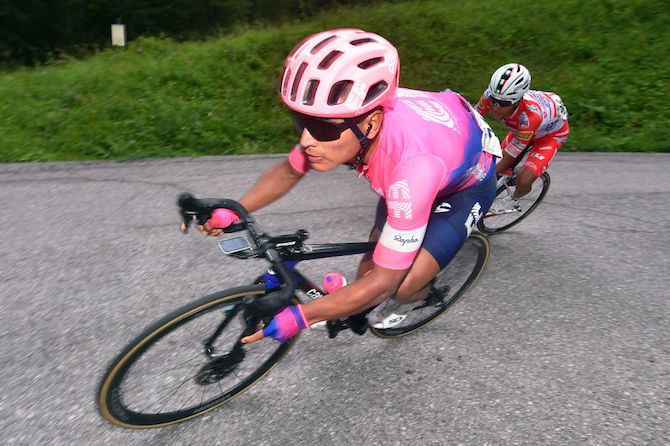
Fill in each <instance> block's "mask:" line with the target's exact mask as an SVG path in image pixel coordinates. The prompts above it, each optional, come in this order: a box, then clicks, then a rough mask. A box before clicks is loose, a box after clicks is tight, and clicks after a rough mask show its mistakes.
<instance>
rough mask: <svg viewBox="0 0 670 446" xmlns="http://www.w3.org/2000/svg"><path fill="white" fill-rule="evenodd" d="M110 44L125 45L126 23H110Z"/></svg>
mask: <svg viewBox="0 0 670 446" xmlns="http://www.w3.org/2000/svg"><path fill="white" fill-rule="evenodd" d="M112 45H113V46H126V25H112Z"/></svg>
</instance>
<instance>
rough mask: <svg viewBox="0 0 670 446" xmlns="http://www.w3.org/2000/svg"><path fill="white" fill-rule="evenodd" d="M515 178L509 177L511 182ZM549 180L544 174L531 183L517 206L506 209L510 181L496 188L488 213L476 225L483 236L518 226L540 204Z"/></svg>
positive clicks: (546, 173)
mask: <svg viewBox="0 0 670 446" xmlns="http://www.w3.org/2000/svg"><path fill="white" fill-rule="evenodd" d="M515 178H516V177H511V180H512V181H513V180H514V179H515ZM550 184H551V178H550V177H549V173H548V172H544V173H543V174H542V175H540V176H539V177H538V179H537V180H535V182H534V183H533V186H532V189H531V191H530V192H528V194H526V195H524V196H523V197H521V199H520V200H519V204H518V206H514V207H508V206H505V205H503V203H505V199H506V198H507V197H509V194H510V192H511V190H512V189H511V187H510V181H509V180H508V181H507V182H505V183H503V184H502V185H501V186H500V187H498V191H497V192H496V198H495V200H494V201H493V204H492V205H491V207H490V208H489V210H488V212H487V213H486V214H484V216H482V218H481V219H480V220H479V222H478V223H477V228H478V229H479V230H480V231H481V232H483V233H484V234H497V233H499V232H503V231H505V230H507V229H509V228H511V227H512V226H514V225H516V224H518V223H520V222H521V220H523V219H524V218H526V217H528V216H529V215H530V213H531V212H533V211H534V210H535V208H536V207H537V206H538V205H539V204H540V202H541V201H542V200H543V199H544V196H545V195H547V191H548V190H549V185H550Z"/></svg>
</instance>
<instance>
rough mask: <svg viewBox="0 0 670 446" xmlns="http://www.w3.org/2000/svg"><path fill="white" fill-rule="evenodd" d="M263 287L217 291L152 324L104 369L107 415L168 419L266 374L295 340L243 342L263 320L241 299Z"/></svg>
mask: <svg viewBox="0 0 670 446" xmlns="http://www.w3.org/2000/svg"><path fill="white" fill-rule="evenodd" d="M264 293H265V287H264V286H263V285H252V286H247V287H240V288H234V289H230V290H227V291H222V292H219V293H215V294H212V295H209V296H206V297H204V298H202V299H200V300H199V301H196V302H194V303H192V304H190V305H187V306H185V307H183V308H181V309H179V310H177V311H175V312H174V313H172V314H170V315H168V316H166V317H165V318H163V319H162V320H160V321H158V322H157V323H155V324H154V325H152V326H151V327H149V328H148V329H147V330H146V331H145V332H144V333H142V334H141V335H140V336H138V337H137V338H136V339H135V340H133V341H132V342H130V343H129V344H128V346H127V347H126V348H125V349H124V351H123V352H121V354H119V355H118V356H117V357H116V358H115V359H114V361H112V363H111V365H110V366H109V368H108V370H107V372H106V373H105V375H104V377H103V379H102V381H101V383H100V387H99V392H98V404H99V406H100V412H101V413H102V416H103V417H105V418H106V419H107V420H109V421H111V422H112V423H114V424H116V425H119V426H122V427H128V428H150V427H159V426H166V425H169V424H173V423H176V422H180V421H184V420H187V419H189V418H193V417H196V416H198V415H202V414H204V413H206V412H208V411H210V410H212V409H214V408H216V407H218V406H220V405H222V404H223V403H225V402H226V401H228V400H230V399H231V398H233V397H235V396H236V395H238V394H240V393H241V392H243V391H244V390H246V389H247V388H249V387H250V386H251V385H253V384H254V383H255V382H257V381H258V380H259V379H261V378H262V377H263V376H264V375H265V374H266V373H267V372H268V371H269V370H270V369H271V368H272V367H273V366H274V365H275V364H276V363H277V362H278V361H280V360H281V359H282V358H283V357H284V355H285V354H286V352H287V351H288V350H289V349H290V348H291V347H292V346H293V343H294V342H295V340H296V339H297V337H294V338H293V339H291V340H290V341H288V342H286V343H285V344H277V343H275V342H256V343H253V344H242V343H240V339H241V338H242V337H243V336H246V335H249V334H251V333H253V332H254V331H256V330H257V329H259V327H260V320H259V319H258V318H256V317H254V316H250V315H249V314H247V312H246V311H245V309H244V307H243V305H242V304H241V303H242V299H243V298H244V297H245V296H252V295H263V294H264ZM208 340H212V342H211V343H210V344H209V348H206V347H205V344H207V341H208Z"/></svg>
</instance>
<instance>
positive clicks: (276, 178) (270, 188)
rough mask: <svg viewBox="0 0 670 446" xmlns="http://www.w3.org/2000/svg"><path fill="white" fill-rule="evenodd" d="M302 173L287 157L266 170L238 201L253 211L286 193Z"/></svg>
mask: <svg viewBox="0 0 670 446" xmlns="http://www.w3.org/2000/svg"><path fill="white" fill-rule="evenodd" d="M303 175H304V173H301V172H298V171H297V170H296V169H295V168H294V167H293V166H292V165H291V163H290V162H289V160H288V158H287V159H284V160H282V161H281V162H280V163H279V164H277V165H275V166H274V167H271V168H270V169H269V170H267V171H266V172H265V173H264V174H263V175H262V176H261V177H260V179H259V180H258V181H257V182H256V184H254V185H253V186H252V188H251V189H249V191H248V192H247V193H246V194H245V195H244V197H242V199H241V200H240V203H242V205H243V206H244V207H245V208H246V209H247V210H248V211H249V212H254V211H257V210H258V209H260V208H262V207H264V206H267V205H268V204H270V203H272V202H274V201H275V200H277V199H278V198H280V197H282V196H283V195H284V194H286V193H287V192H288V191H289V190H291V188H292V187H293V186H295V184H296V183H297V182H298V181H300V179H301V178H302V177H303Z"/></svg>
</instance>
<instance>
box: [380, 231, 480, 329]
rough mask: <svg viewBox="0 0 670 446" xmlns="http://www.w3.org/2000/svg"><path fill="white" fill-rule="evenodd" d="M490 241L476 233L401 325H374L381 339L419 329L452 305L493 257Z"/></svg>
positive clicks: (477, 277) (470, 286)
mask: <svg viewBox="0 0 670 446" xmlns="http://www.w3.org/2000/svg"><path fill="white" fill-rule="evenodd" d="M489 253H490V244H489V240H488V238H486V236H485V235H483V234H479V233H474V234H471V235H470V237H468V239H467V240H466V241H465V243H464V244H463V246H462V247H461V249H460V250H459V251H458V253H456V256H455V257H454V258H453V259H452V260H451V262H449V264H448V265H447V266H446V267H445V268H444V269H443V270H442V271H440V272H439V273H438V274H437V276H436V277H435V280H434V281H433V284H432V287H431V290H430V293H429V294H428V297H426V299H425V300H423V301H421V302H417V304H416V306H415V307H414V308H413V309H412V311H411V312H410V313H409V314H408V315H407V317H406V318H405V319H403V320H402V322H400V323H399V324H398V325H395V326H393V327H391V328H374V327H370V331H371V332H372V334H374V335H375V336H378V337H380V338H396V337H399V336H404V335H406V334H409V333H412V332H413V331H416V330H418V329H419V328H421V327H423V326H424V325H426V324H427V323H429V322H431V321H433V320H434V319H435V318H437V317H438V316H440V315H442V314H443V313H444V312H446V311H447V310H448V309H449V308H451V307H452V306H453V305H454V304H455V303H456V301H458V299H460V298H461V297H462V296H463V295H464V294H465V293H467V292H468V290H470V289H471V288H472V287H473V286H474V285H475V283H476V282H477V279H479V277H480V276H481V274H482V272H483V271H484V268H486V263H487V262H488V259H489Z"/></svg>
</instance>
